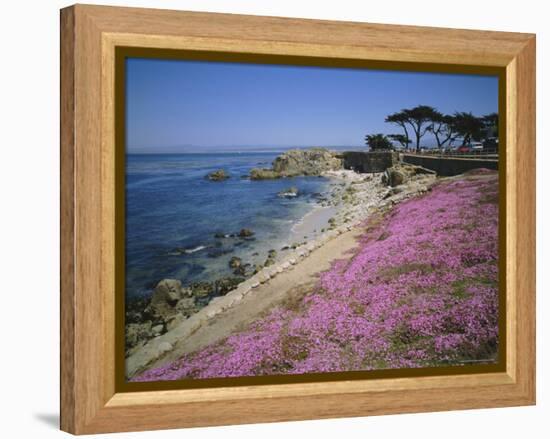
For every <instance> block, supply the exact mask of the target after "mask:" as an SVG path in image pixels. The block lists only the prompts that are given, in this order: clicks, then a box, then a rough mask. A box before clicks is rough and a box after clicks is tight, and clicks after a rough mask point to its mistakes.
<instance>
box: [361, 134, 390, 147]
mask: <svg viewBox="0 0 550 439" xmlns="http://www.w3.org/2000/svg"><path fill="white" fill-rule="evenodd" d="M365 143H366V144H367V146H368V147H369V149H370V150H371V151H376V150H384V149H393V144H392V143H391V140H390V139H388V138H387V137H386V136H385V135H384V134H381V133H378V134H367V135H366V136H365Z"/></svg>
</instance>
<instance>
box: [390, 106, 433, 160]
mask: <svg viewBox="0 0 550 439" xmlns="http://www.w3.org/2000/svg"><path fill="white" fill-rule="evenodd" d="M436 112H437V111H436V110H435V108H433V107H430V106H428V105H418V106H416V107H414V108H406V109H403V110H401V111H400V112H398V113H393V114H390V115H388V116H387V117H386V119H385V121H386V122H388V123H393V124H395V125H398V126H400V127H401V128H403V130H404V132H405V137H406V138H407V139H409V132H408V130H407V126H409V127H410V128H412V130H413V132H414V136H415V139H416V142H415V148H416V151H420V139H421V138H422V137H423V136H424V134H426V132H427V131H428V130H429V128H430V127H431V122H432V119H433V118H434V116H435V114H436ZM407 144H408V142H407Z"/></svg>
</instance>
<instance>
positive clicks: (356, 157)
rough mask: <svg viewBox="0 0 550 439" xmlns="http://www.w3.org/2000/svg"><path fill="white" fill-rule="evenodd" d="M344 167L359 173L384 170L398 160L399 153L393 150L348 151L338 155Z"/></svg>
mask: <svg viewBox="0 0 550 439" xmlns="http://www.w3.org/2000/svg"><path fill="white" fill-rule="evenodd" d="M337 157H338V158H341V159H342V164H343V166H344V169H352V170H354V171H356V172H359V173H372V172H384V171H385V170H386V169H387V168H391V167H392V166H393V165H394V164H396V163H397V162H398V154H397V153H395V152H392V151H380V152H370V151H346V152H343V153H341V154H338V155H337Z"/></svg>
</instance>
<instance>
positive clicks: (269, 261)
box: [61, 5, 535, 434]
mask: <svg viewBox="0 0 550 439" xmlns="http://www.w3.org/2000/svg"><path fill="white" fill-rule="evenodd" d="M61 209H62V212H61V237H62V241H61V257H62V260H61V264H62V265H61V266H62V272H61V378H62V379H61V427H62V429H63V430H65V431H68V432H71V433H75V434H82V433H98V432H112V431H131V430H146V429H159V428H175V427H186V426H204V425H220V424H230V423H250V422H269V421H279V420H297V419H311V418H328V417H342V416H366V415H374V414H385V413H405V412H421V411H435V410H452V409H464V408H480V407H502V406H511V405H527V404H533V403H534V401H535V351H534V349H535V225H534V221H535V214H534V212H535V37H534V36H533V35H530V34H519V33H504V32H484V31H466V30H454V29H437V28H420V27H405V26H390V25H373V24H366V23H347V22H331V21H316V20H299V19H286V18H273V17H253V16H239V15H225V14H209V13H197V12H192V13H191V12H178V11H163V10H147V9H132V8H114V7H105V6H85V5H77V6H72V7H69V8H66V9H63V10H62V11H61Z"/></svg>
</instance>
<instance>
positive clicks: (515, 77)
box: [61, 5, 535, 434]
mask: <svg viewBox="0 0 550 439" xmlns="http://www.w3.org/2000/svg"><path fill="white" fill-rule="evenodd" d="M117 46H129V47H155V48H171V49H192V50H200V51H219V52H239V53H260V54H266V55H273V54H277V55H289V56H317V57H324V58H349V59H364V60H376V61H391V62H404V63H409V62H414V63H440V64H449V65H472V66H491V67H499V68H503V69H505V74H506V96H505V99H506V108H507V113H506V128H505V129H506V139H507V140H506V158H505V161H504V163H505V165H506V171H505V173H506V206H507V207H506V209H507V216H506V248H507V252H506V267H507V268H506V282H507V284H506V294H507V295H506V304H507V306H506V329H507V331H506V334H507V337H506V355H507V358H506V360H507V361H506V371H505V372H501V373H486V374H469V375H454V376H431V377H415V378H388V379H369V380H360V381H338V382H330V383H321V382H319V383H293V384H277V385H262V386H241V387H224V388H221V387H220V388H210V389H185V390H169V391H149V392H132V393H117V392H116V391H115V378H114V356H115V348H114V344H115V342H114V339H115V337H114V321H115V312H114V308H115V306H114V290H115V287H114V244H113V243H114V237H115V228H114V199H115V198H114V131H115V126H114V60H115V57H114V53H115V47H117ZM534 403H535V36H534V35H531V34H520V33H505V32H486V31H472V30H456V29H440V28H427V27H412V26H393V25H381V24H366V23H349V22H335V21H318V20H302V19H291V18H274V17H256V16H243V15H231V14H211V13H198V12H178V11H167V10H153V9H134V8H118V7H105V6H89V5H76V6H72V7H69V8H66V9H63V10H62V11H61V428H62V429H63V430H65V431H68V432H71V433H74V434H86V433H99V432H114V431H133V430H148V429H161V428H177V427H192V426H205V425H221V424H237V423H252V422H270V421H283V420H300V419H312V418H332V417H348V416H366V415H378V414H389V413H407V412H424V411H439V410H453V409H469V408H482V407H504V406H514V405H529V404H534Z"/></svg>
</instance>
